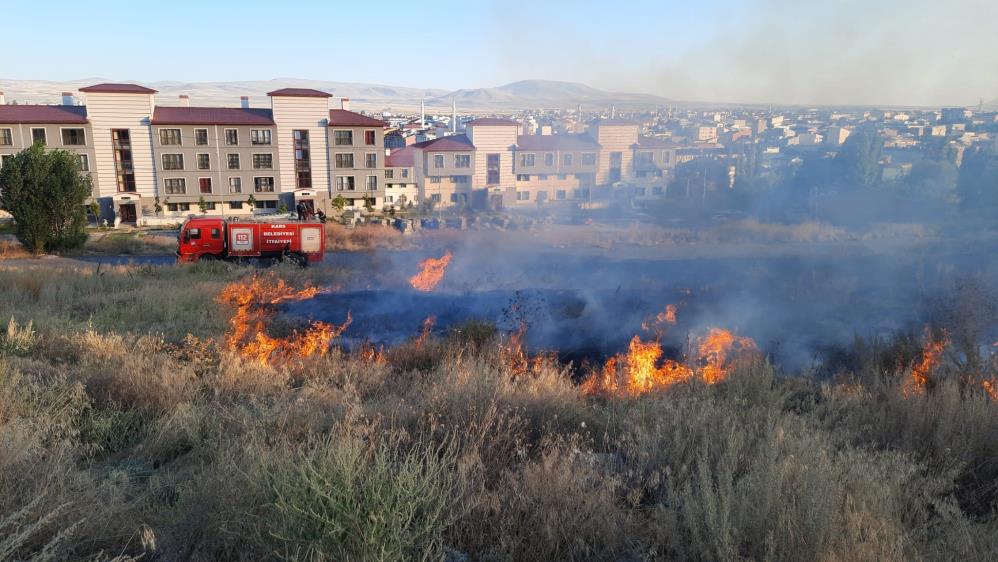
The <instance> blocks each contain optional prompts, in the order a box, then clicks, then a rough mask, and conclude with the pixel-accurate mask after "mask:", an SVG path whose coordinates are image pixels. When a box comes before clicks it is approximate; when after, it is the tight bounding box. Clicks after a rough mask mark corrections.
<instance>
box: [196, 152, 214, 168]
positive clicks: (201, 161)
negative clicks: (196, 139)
mask: <svg viewBox="0 0 998 562" xmlns="http://www.w3.org/2000/svg"><path fill="white" fill-rule="evenodd" d="M197 159H198V169H199V170H210V169H211V157H210V156H209V155H208V154H198V155H197Z"/></svg>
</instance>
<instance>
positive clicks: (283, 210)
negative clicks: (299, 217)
mask: <svg viewBox="0 0 998 562" xmlns="http://www.w3.org/2000/svg"><path fill="white" fill-rule="evenodd" d="M277 214H278V215H286V214H288V204H287V203H285V202H284V201H281V204H280V205H278V206H277Z"/></svg>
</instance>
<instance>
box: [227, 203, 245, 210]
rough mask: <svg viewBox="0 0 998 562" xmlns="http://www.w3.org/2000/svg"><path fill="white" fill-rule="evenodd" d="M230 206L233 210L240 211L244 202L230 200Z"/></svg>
mask: <svg viewBox="0 0 998 562" xmlns="http://www.w3.org/2000/svg"><path fill="white" fill-rule="evenodd" d="M229 208H230V209H232V210H233V211H238V210H239V209H242V208H243V202H242V201H229Z"/></svg>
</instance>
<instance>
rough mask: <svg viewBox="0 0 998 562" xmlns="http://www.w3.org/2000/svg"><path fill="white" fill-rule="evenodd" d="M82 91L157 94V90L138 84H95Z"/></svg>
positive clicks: (81, 89)
mask: <svg viewBox="0 0 998 562" xmlns="http://www.w3.org/2000/svg"><path fill="white" fill-rule="evenodd" d="M80 91H81V92H88V93H95V94H155V93H156V90H153V89H152V88H146V87H145V86H139V85H138V84H108V83H104V84H94V85H93V86H86V87H84V88H80Z"/></svg>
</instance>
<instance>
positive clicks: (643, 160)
mask: <svg viewBox="0 0 998 562" xmlns="http://www.w3.org/2000/svg"><path fill="white" fill-rule="evenodd" d="M654 163H655V153H653V152H639V153H638V164H654Z"/></svg>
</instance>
